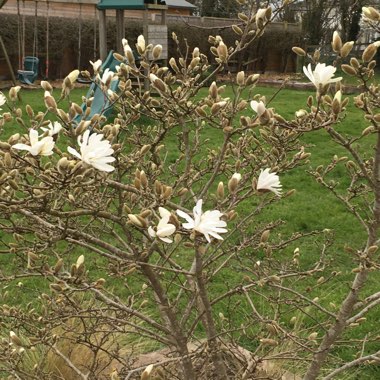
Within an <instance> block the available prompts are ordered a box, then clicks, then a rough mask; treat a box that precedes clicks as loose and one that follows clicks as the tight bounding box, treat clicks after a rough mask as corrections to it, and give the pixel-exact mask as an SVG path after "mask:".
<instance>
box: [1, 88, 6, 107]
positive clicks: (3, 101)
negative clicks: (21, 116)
mask: <svg viewBox="0 0 380 380" xmlns="http://www.w3.org/2000/svg"><path fill="white" fill-rule="evenodd" d="M6 102H7V98H6V97H5V96H4V94H3V93H2V92H1V91H0V106H3V105H4V104H5V103H6ZM0 110H1V108H0Z"/></svg>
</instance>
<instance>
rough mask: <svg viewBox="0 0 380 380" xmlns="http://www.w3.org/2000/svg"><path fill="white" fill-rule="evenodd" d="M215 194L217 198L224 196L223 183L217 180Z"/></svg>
mask: <svg viewBox="0 0 380 380" xmlns="http://www.w3.org/2000/svg"><path fill="white" fill-rule="evenodd" d="M216 195H217V197H218V198H219V199H223V198H224V184H223V182H219V184H218V188H217V190H216Z"/></svg>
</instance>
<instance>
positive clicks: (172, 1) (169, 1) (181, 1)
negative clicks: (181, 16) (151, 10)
mask: <svg viewBox="0 0 380 380" xmlns="http://www.w3.org/2000/svg"><path fill="white" fill-rule="evenodd" d="M165 3H166V5H167V6H168V7H169V8H188V9H193V8H196V6H195V5H193V4H190V3H189V2H188V1H185V0H165Z"/></svg>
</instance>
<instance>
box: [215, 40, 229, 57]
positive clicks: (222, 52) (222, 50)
mask: <svg viewBox="0 0 380 380" xmlns="http://www.w3.org/2000/svg"><path fill="white" fill-rule="evenodd" d="M216 50H217V52H218V57H219V59H220V60H221V61H222V62H226V61H227V57H228V49H227V46H226V45H225V44H224V42H223V41H220V42H219V45H218V47H217V48H216Z"/></svg>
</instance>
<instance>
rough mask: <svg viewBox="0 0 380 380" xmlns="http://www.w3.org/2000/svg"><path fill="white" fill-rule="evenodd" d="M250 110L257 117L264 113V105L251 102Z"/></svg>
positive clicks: (254, 101)
mask: <svg viewBox="0 0 380 380" xmlns="http://www.w3.org/2000/svg"><path fill="white" fill-rule="evenodd" d="M251 108H252V109H253V110H254V111H255V112H256V113H257V116H259V117H260V116H261V115H262V114H264V112H265V111H266V107H265V104H264V103H263V102H262V101H260V102H257V101H256V100H252V101H251Z"/></svg>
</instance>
